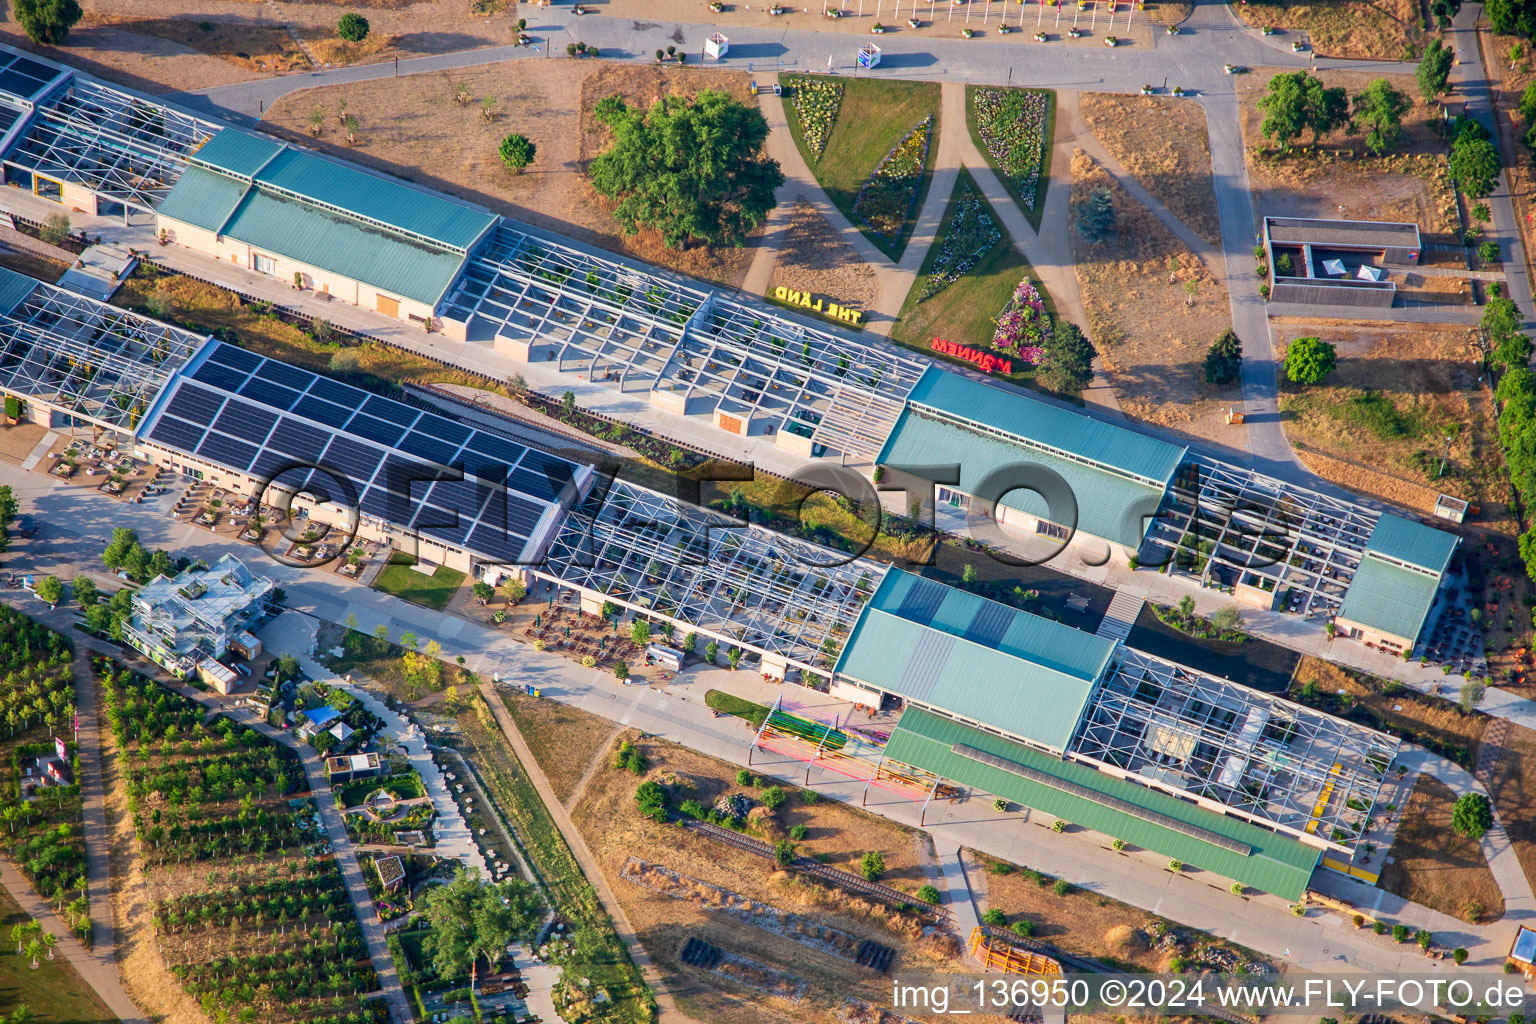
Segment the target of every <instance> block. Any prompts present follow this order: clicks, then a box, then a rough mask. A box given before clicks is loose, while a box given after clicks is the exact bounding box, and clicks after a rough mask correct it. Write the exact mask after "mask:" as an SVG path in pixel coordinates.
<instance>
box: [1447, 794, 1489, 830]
mask: <svg viewBox="0 0 1536 1024" xmlns="http://www.w3.org/2000/svg"><path fill="white" fill-rule="evenodd" d="M1492 827H1493V807H1492V806H1491V805H1490V804H1489V803H1488V798H1487V797H1486V796H1484V795H1483V794H1481V793H1468V794H1466V795H1465V796H1462V797H1460V798H1458V799H1457V801H1456V806H1454V807H1452V808H1451V828H1452V829H1453V830H1454V831H1455V832H1456V834H1457V835H1459V836H1461V837H1462V838H1464V839H1481V838H1483V834H1484V833H1486V832H1487V831H1488V830H1489V829H1490V828H1492Z"/></svg>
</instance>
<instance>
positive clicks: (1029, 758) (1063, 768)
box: [885, 708, 1321, 900]
mask: <svg viewBox="0 0 1536 1024" xmlns="http://www.w3.org/2000/svg"><path fill="white" fill-rule="evenodd" d="M955 744H965V745H966V746H969V747H974V748H976V749H978V750H982V751H985V752H987V753H989V754H992V755H994V756H996V757H1000V758H1003V759H1005V760H1008V761H1012V762H1014V763H1016V764H1020V765H1023V766H1025V767H1026V768H1032V769H1034V770H1035V771H1037V772H1042V773H1044V774H1046V775H1050V776H1052V777H1053V778H1057V779H1061V780H1063V781H1065V782H1068V783H1075V784H1077V785H1079V786H1084V787H1087V788H1089V789H1091V790H1094V791H1095V792H1097V793H1100V794H1103V795H1104V796H1107V797H1114V798H1118V799H1120V800H1124V801H1127V802H1129V803H1132V804H1135V805H1136V806H1138V807H1141V808H1145V809H1146V810H1148V811H1152V812H1155V813H1157V814H1160V815H1165V816H1167V817H1170V818H1173V819H1175V820H1177V821H1180V822H1183V823H1186V824H1188V825H1192V826H1194V827H1196V828H1199V829H1203V830H1205V831H1207V832H1213V833H1215V834H1217V835H1219V836H1224V837H1226V838H1228V839H1231V840H1234V841H1236V842H1239V843H1242V844H1245V845H1247V846H1248V847H1250V848H1251V852H1250V853H1249V854H1248V855H1246V856H1244V855H1243V854H1242V853H1241V852H1238V851H1236V850H1229V849H1227V848H1225V847H1222V846H1216V845H1214V844H1212V843H1211V842H1208V841H1206V840H1204V839H1201V838H1199V837H1197V836H1191V835H1186V834H1184V833H1182V832H1179V831H1175V830H1174V829H1173V828H1169V827H1167V826H1165V825H1160V824H1157V823H1154V822H1151V821H1147V820H1145V819H1142V818H1139V817H1136V816H1134V815H1131V814H1128V813H1126V812H1124V811H1121V810H1116V809H1114V808H1111V807H1106V806H1104V805H1103V804H1101V803H1098V802H1096V801H1095V800H1094V799H1091V798H1089V797H1085V796H1079V795H1076V794H1074V793H1068V792H1063V791H1062V790H1059V789H1055V788H1053V787H1051V786H1049V785H1046V784H1044V783H1041V782H1036V781H1033V780H1031V779H1026V778H1022V777H1020V776H1018V775H1015V774H1013V773H1012V772H1010V771H1007V770H1005V769H1003V768H998V767H995V766H993V765H989V764H986V763H983V762H981V761H977V760H975V759H973V758H970V757H966V756H965V755H963V754H958V753H955V752H954V750H953V749H952V748H953V747H954V745H955ZM885 756H886V758H887V759H889V760H894V761H900V762H901V763H903V764H908V765H912V766H913V767H915V768H921V769H923V770H924V771H928V772H932V773H934V774H935V775H941V776H943V777H944V778H947V779H952V780H954V781H955V782H959V783H961V784H962V785H966V786H971V787H973V788H975V789H979V790H982V791H983V792H986V793H991V794H993V795H995V796H1000V797H1002V798H1004V799H1006V800H1012V801H1015V802H1017V803H1020V804H1023V805H1025V806H1026V807H1032V808H1034V809H1035V810H1037V811H1040V812H1042V813H1044V814H1048V815H1051V816H1052V817H1056V818H1062V819H1064V820H1066V821H1070V822H1072V823H1074V824H1077V825H1081V826H1083V827H1085V828H1089V829H1092V830H1093V831H1095V832H1099V833H1102V834H1104V835H1106V836H1111V837H1113V838H1116V839H1124V840H1125V841H1126V842H1127V843H1130V844H1132V845H1134V846H1140V847H1142V848H1144V849H1148V850H1152V851H1154V852H1156V853H1158V854H1160V855H1161V856H1164V857H1169V858H1173V859H1176V860H1180V861H1182V862H1184V863H1185V864H1188V865H1191V866H1192V867H1198V868H1201V869H1203V870H1205V871H1210V872H1212V873H1214V874H1216V875H1219V876H1221V877H1222V878H1230V879H1232V880H1233V881H1236V882H1241V883H1243V884H1244V885H1249V886H1253V887H1254V888H1256V889H1262V890H1263V891H1265V892H1271V893H1275V894H1276V895H1278V896H1281V897H1284V898H1285V899H1287V900H1297V899H1300V898H1301V895H1302V893H1303V892H1305V891H1306V888H1307V881H1308V879H1310V878H1311V877H1312V869H1313V868H1314V867H1316V866H1317V860H1318V856H1319V854H1320V852H1321V851H1320V850H1318V849H1317V848H1315V847H1312V846H1309V845H1307V844H1306V843H1303V842H1300V841H1299V840H1296V839H1291V838H1289V837H1287V836H1282V835H1279V834H1278V833H1275V832H1270V831H1269V830H1267V829H1263V828H1259V827H1258V826H1257V825H1253V824H1250V823H1249V822H1246V821H1242V820H1240V819H1237V818H1230V817H1227V816H1226V815H1224V814H1215V813H1213V812H1211V811H1207V810H1204V809H1202V808H1200V807H1197V806H1196V805H1194V804H1191V803H1188V802H1186V801H1184V800H1180V799H1178V798H1177V797H1173V796H1170V795H1168V794H1166V793H1160V792H1158V791H1156V790H1152V789H1147V788H1145V787H1143V786H1138V785H1135V784H1133V783H1129V782H1124V781H1122V780H1120V779H1116V778H1112V777H1111V776H1108V775H1104V774H1102V773H1100V772H1097V771H1095V770H1094V769H1092V768H1090V767H1088V766H1086V765H1080V764H1074V763H1071V762H1068V761H1062V760H1058V759H1057V758H1054V757H1051V756H1050V755H1049V754H1043V753H1040V752H1039V751H1035V750H1031V749H1029V748H1028V747H1025V746H1023V745H1021V744H1018V743H1013V742H1010V741H1009V740H1005V739H1003V738H1002V737H1001V736H994V735H992V734H990V733H985V732H982V731H980V730H979V729H973V728H971V727H969V726H967V725H964V724H962V723H960V722H954V721H950V720H949V719H946V718H942V717H940V716H938V715H934V714H930V713H928V712H925V711H922V710H920V709H917V708H910V709H908V710H907V711H905V712H903V714H902V716H901V721H900V722H899V723H898V724H897V726H896V729H895V731H894V732H893V733H892V734H891V739H890V742H889V743H888V744H886V747H885Z"/></svg>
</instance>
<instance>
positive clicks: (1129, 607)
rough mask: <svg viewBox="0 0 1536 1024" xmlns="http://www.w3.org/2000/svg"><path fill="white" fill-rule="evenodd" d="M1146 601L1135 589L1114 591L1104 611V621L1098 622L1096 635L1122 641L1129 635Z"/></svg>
mask: <svg viewBox="0 0 1536 1024" xmlns="http://www.w3.org/2000/svg"><path fill="white" fill-rule="evenodd" d="M1146 603H1147V599H1146V597H1145V596H1144V595H1142V594H1138V593H1136V592H1135V591H1131V590H1117V591H1115V596H1114V599H1113V600H1111V601H1110V602H1109V607H1108V608H1107V609H1105V611H1104V621H1103V622H1100V623H1099V628H1098V631H1097V632H1098V635H1099V636H1101V637H1103V638H1104V639H1106V640H1120V641H1123V640H1124V639H1125V638H1126V637H1128V636H1130V635H1131V629H1132V628H1133V627H1134V626H1135V625H1136V620H1137V618H1139V617H1140V615H1141V608H1142V606H1143V605H1145V604H1146Z"/></svg>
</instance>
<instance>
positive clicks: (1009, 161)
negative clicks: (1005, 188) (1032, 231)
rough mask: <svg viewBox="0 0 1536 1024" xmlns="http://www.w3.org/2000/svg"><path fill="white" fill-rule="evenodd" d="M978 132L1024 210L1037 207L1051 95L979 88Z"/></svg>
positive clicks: (975, 94) (976, 113)
mask: <svg viewBox="0 0 1536 1024" xmlns="http://www.w3.org/2000/svg"><path fill="white" fill-rule="evenodd" d="M973 96H974V113H975V117H976V131H977V133H978V134H980V135H981V139H982V142H984V143H985V144H986V147H987V152H988V153H989V154H990V155H991V157H992V159H993V160H994V161H996V162H997V166H998V167H999V168H1000V169H1001V170H1002V172H1003V173H1004V174H1005V175H1007V176H1008V178H1009V180H1011V181H1012V182H1013V186H1014V188H1015V189H1016V190H1017V191H1018V193H1019V198H1020V199H1021V200H1022V201H1023V203H1024V207H1025V209H1029V210H1033V209H1034V208H1035V194H1036V189H1037V186H1038V185H1039V183H1040V165H1041V162H1042V160H1043V159H1044V153H1045V146H1046V141H1047V140H1046V138H1045V121H1046V115H1047V114H1048V113H1049V111H1050V94H1049V93H1044V92H1036V91H1033V90H1027V89H977V90H975V92H974V93H973Z"/></svg>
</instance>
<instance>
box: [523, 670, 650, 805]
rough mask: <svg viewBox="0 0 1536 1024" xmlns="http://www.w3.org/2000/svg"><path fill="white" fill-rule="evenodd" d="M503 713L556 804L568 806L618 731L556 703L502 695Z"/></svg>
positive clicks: (593, 717)
mask: <svg viewBox="0 0 1536 1024" xmlns="http://www.w3.org/2000/svg"><path fill="white" fill-rule="evenodd" d="M502 701H503V703H505V704H506V706H507V713H508V714H510V715H511V716H512V720H513V721H514V722H516V723H517V730H518V732H520V733H522V734H523V739H525V740H527V741H528V749H529V750H531V751H533V759H534V760H535V761H537V762H538V763H539V768H540V769H541V770H542V771H543V772H544V777H545V778H547V779H548V780H549V784H550V786H551V787H553V788H554V791H555V796H557V797H559V798H560V802H561V803H563V804H567V805H569V804H570V802H571V797H572V796H573V795H575V793H576V791H577V790H578V789H579V788H580V785H581V780H582V779H584V778H585V777H586V775H587V772H588V771H589V770H591V768H592V764H593V762H594V761H595V760H597V759H599V758H603V757H605V756H606V755H607V753H608V750H609V749H610V748H611V747H612V746H613V738H614V736H615V734H616V733H617V732H618V730H619V729H620V728H621V727H620V726H618V725H616V724H615V723H613V722H610V721H609V720H608V719H606V718H600V717H599V716H597V715H593V714H589V713H587V712H585V711H582V710H580V709H578V708H573V707H568V706H566V705H564V704H561V703H559V702H557V701H552V700H545V699H543V698H539V697H524V696H520V695H518V694H515V693H504V694H503V695H502Z"/></svg>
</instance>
